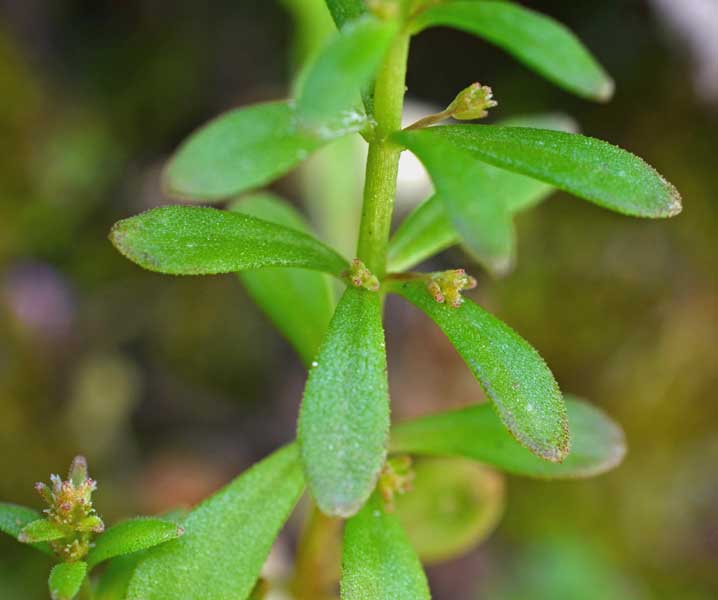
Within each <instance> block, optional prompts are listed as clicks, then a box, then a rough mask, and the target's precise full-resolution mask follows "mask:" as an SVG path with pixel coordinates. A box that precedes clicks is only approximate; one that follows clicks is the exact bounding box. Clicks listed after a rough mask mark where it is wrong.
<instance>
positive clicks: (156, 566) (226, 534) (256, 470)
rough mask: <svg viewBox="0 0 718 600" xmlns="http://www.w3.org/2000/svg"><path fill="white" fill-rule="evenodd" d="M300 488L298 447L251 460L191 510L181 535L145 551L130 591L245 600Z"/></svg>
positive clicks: (161, 599) (170, 597)
mask: <svg viewBox="0 0 718 600" xmlns="http://www.w3.org/2000/svg"><path fill="white" fill-rule="evenodd" d="M303 487H304V482H303V478H302V470H301V467H300V464H299V457H298V453H297V448H296V446H295V445H290V446H287V447H285V448H282V449H281V450H278V451H277V452H275V453H274V454H272V455H271V456H270V457H268V458H266V459H264V460H263V461H262V462H260V463H258V464H256V465H254V466H253V467H252V468H251V469H249V470H248V471H246V472H245V473H243V474H242V475H240V476H239V477H238V478H237V479H235V480H234V481H233V482H232V483H230V484H229V485H228V486H226V487H224V488H222V489H221V490H220V491H219V492H217V493H216V494H215V495H214V496H212V497H211V498H209V499H208V500H205V501H204V502H202V504H200V505H199V506H198V507H197V508H195V509H194V510H193V511H192V512H191V513H190V514H189V516H188V517H187V519H186V520H185V521H184V526H185V534H184V535H183V536H182V537H181V538H179V539H178V540H175V541H174V542H170V543H167V544H162V545H161V546H157V547H156V548H152V549H151V550H149V551H148V554H147V558H146V559H145V560H143V561H142V562H141V563H140V565H139V566H138V567H137V569H136V571H135V573H134V576H133V577H132V580H131V582H130V586H129V591H128V597H129V598H142V600H175V599H176V598H182V599H183V600H225V599H227V598H238V599H239V598H246V597H247V596H248V595H249V593H250V592H251V591H252V588H253V587H254V584H255V582H256V580H257V577H259V572H260V570H261V568H262V565H263V564H264V561H265V560H266V558H267V555H268V554H269V550H270V549H271V547H272V543H273V542H274V539H275V538H276V537H277V534H278V533H279V530H280V529H281V528H282V525H284V522H285V521H286V520H287V517H288V516H289V513H290V512H291V511H292V508H293V507H294V505H295V504H296V502H297V500H298V499H299V496H300V495H301V493H302V489H303ZM180 575H181V576H180Z"/></svg>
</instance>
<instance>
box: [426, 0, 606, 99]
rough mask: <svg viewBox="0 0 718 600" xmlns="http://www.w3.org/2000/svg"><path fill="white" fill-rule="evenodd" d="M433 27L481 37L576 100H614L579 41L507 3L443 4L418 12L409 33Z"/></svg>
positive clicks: (548, 20)
mask: <svg viewBox="0 0 718 600" xmlns="http://www.w3.org/2000/svg"><path fill="white" fill-rule="evenodd" d="M437 25H443V26H447V27H454V28H456V29H461V30H462V31H466V32H468V33H473V34H474V35H478V36H480V37H482V38H484V39H486V40H488V41H489V42H491V43H493V44H496V45H497V46H499V47H500V48H503V49H504V50H506V51H507V52H508V53H510V54H512V55H513V56H515V57H516V58H517V59H518V60H520V61H521V62H523V63H524V64H525V65H527V66H528V67H529V68H531V69H533V70H534V71H536V72H538V73H540V74H541V75H543V76H544V77H546V78H547V79H549V80H550V81H552V82H554V83H555V84H557V85H559V86H560V87H562V88H564V89H566V90H568V91H570V92H573V93H574V94H577V95H579V96H583V97H585V98H590V99H593V100H603V101H605V100H608V99H609V98H610V97H611V96H612V95H613V87H614V86H613V81H612V80H611V78H610V77H609V76H608V75H607V74H606V72H605V71H604V70H603V68H602V67H601V65H599V64H598V63H597V62H596V60H595V59H594V58H593V57H592V56H591V54H590V53H589V52H588V50H587V49H586V48H585V47H584V46H583V44H581V42H580V41H579V40H578V38H576V36H575V35H574V34H573V33H572V32H571V31H570V30H569V29H568V28H566V27H565V26H564V25H562V24H561V23H559V22H557V21H555V20H554V19H551V18H549V17H547V16H545V15H542V14H540V13H537V12H534V11H532V10H528V9H526V8H523V7H521V6H518V5H517V4H513V3H511V2H475V1H469V2H445V3H443V4H439V5H437V6H432V7H430V8H428V9H427V10H425V11H423V12H421V13H420V14H419V16H418V17H417V18H416V19H415V20H414V22H413V24H412V29H413V31H415V32H418V31H421V30H422V29H426V28H427V27H432V26H437Z"/></svg>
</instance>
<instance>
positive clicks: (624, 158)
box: [396, 125, 681, 218]
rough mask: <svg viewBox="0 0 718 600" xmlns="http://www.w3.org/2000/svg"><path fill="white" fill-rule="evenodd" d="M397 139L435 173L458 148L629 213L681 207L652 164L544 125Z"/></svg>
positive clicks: (428, 132)
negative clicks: (440, 155)
mask: <svg viewBox="0 0 718 600" xmlns="http://www.w3.org/2000/svg"><path fill="white" fill-rule="evenodd" d="M396 139H397V140H398V141H399V142H400V143H402V144H404V145H405V146H406V147H407V148H409V149H410V150H411V151H412V152H413V153H414V154H416V155H417V156H418V157H419V159H420V160H421V161H422V162H424V163H425V165H426V166H427V169H428V168H429V164H431V165H434V173H432V176H434V175H435V173H436V170H437V166H436V165H437V164H440V163H438V162H437V156H436V155H437V152H440V151H446V152H447V153H448V152H450V153H451V155H450V156H451V157H454V156H455V155H456V152H460V153H463V154H465V155H466V156H467V157H471V158H473V159H474V160H478V161H482V162H486V163H488V164H491V165H494V166H495V167H500V168H502V169H506V170H508V171H513V172H515V173H519V174H521V175H527V176H529V177H533V178H534V179H538V180H540V181H544V182H546V183H550V184H551V185H554V186H555V187H557V188H559V189H562V190H565V191H567V192H571V193H572V194H575V195H576V196H579V197H581V198H584V199H586V200H589V201H591V202H594V203H596V204H598V205H599V206H603V207H604V208H608V209H610V210H614V211H616V212H619V213H623V214H626V215H631V216H635V217H652V218H661V217H671V216H673V215H676V214H678V213H679V212H680V210H681V198H680V195H679V194H678V191H677V190H676V189H675V187H673V186H672V185H671V184H670V183H668V182H667V181H666V180H665V179H664V178H663V177H661V175H659V174H658V173H657V172H656V171H655V170H654V169H653V168H652V167H651V166H650V165H648V164H647V163H645V162H644V161H643V160H641V159H640V158H638V157H637V156H635V155H634V154H631V153H630V152H626V151H625V150H622V149H621V148H618V147H617V146H613V145H611V144H609V143H607V142H602V141H601V140H597V139H595V138H590V137H586V136H582V135H575V134H570V133H564V132H561V131H549V130H546V129H530V128H524V127H498V126H495V125H452V126H448V127H431V128H429V129H424V130H420V131H403V132H400V133H398V134H396ZM452 148H453V150H454V151H453V152H452V151H451V149H452ZM439 149H441V150H439ZM452 169H453V167H452V165H451V164H448V160H447V164H442V172H443V171H444V170H446V171H447V172H451V171H452Z"/></svg>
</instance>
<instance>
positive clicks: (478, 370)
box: [390, 280, 569, 462]
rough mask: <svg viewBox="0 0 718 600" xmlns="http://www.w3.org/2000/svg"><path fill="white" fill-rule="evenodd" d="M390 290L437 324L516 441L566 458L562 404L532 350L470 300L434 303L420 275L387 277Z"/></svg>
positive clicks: (542, 454) (545, 454)
mask: <svg viewBox="0 0 718 600" xmlns="http://www.w3.org/2000/svg"><path fill="white" fill-rule="evenodd" d="M390 290H391V291H393V292H394V293H397V294H399V295H401V296H403V297H404V298H406V299H407V300H408V301H409V302H411V303H412V304H414V305H415V306H416V307H418V308H420V309H421V310H423V311H424V312H425V313H426V314H427V315H428V316H429V317H430V318H431V319H432V320H433V321H434V322H435V323H436V324H437V325H438V326H439V327H440V328H441V330H442V331H443V332H444V334H445V335H446V337H448V338H449V341H450V342H451V343H452V344H453V345H454V347H455V348H456V350H457V351H458V352H459V354H460V355H461V357H462V358H463V359H464V361H466V364H467V365H468V366H469V368H470V369H471V371H472V373H473V374H474V376H475V377H476V379H478V380H479V382H480V383H481V386H482V387H483V388H484V391H485V392H486V394H487V396H488V397H489V398H490V399H491V400H492V402H493V404H494V406H495V407H496V411H497V412H498V414H499V416H500V417H501V420H502V421H503V423H504V425H505V426H506V427H507V428H508V430H509V431H510V432H511V434H512V435H513V436H514V437H515V438H516V439H517V440H518V441H519V442H520V443H521V444H523V445H524V446H526V447H527V448H528V449H529V450H531V451H532V452H533V453H534V454H536V455H537V456H540V457H541V458H543V459H545V460H550V461H554V462H559V461H561V460H563V459H564V458H565V457H566V455H567V454H568V450H569V434H568V421H567V417H566V406H565V404H564V402H563V399H562V397H561V392H560V391H559V389H558V385H557V384H556V380H555V379H554V377H553V375H552V374H551V371H549V368H548V367H547V366H546V363H545V362H544V361H543V359H542V358H541V357H540V356H539V354H538V352H536V350H534V349H533V348H532V347H531V346H530V345H529V344H528V343H527V342H526V341H525V340H524V339H523V338H521V337H520V336H519V335H518V334H517V333H516V332H514V331H513V330H512V329H511V328H510V327H509V326H508V325H506V324H505V323H502V322H501V321H499V320H498V319H497V318H496V317H494V316H492V315H491V314H489V313H488V312H486V311H485V310H484V309H482V308H481V307H480V306H478V305H476V304H474V303H473V302H471V301H470V300H464V303H463V304H462V305H461V306H460V307H459V308H453V307H450V306H447V305H446V304H439V303H438V302H436V301H435V300H434V299H433V298H432V296H431V295H430V294H429V292H428V291H427V288H426V284H425V283H424V282H423V281H420V280H412V281H404V282H398V281H393V282H391V284H390Z"/></svg>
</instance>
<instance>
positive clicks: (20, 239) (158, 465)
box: [0, 0, 718, 600]
mask: <svg viewBox="0 0 718 600" xmlns="http://www.w3.org/2000/svg"><path fill="white" fill-rule="evenodd" d="M300 1H301V0H300ZM306 3H307V4H311V3H316V2H315V0H306ZM524 4H526V5H527V6H531V7H533V8H536V9H538V10H541V11H543V12H546V13H548V14H551V15H553V16H555V17H557V18H559V19H560V20H562V21H563V22H565V23H566V24H568V25H569V26H570V27H571V28H573V30H574V31H576V32H577V33H578V34H579V36H580V37H581V38H582V39H583V40H584V41H585V43H586V44H587V45H588V46H589V47H590V48H591V49H592V50H593V52H594V53H595V54H596V55H597V56H598V57H599V59H600V61H601V62H602V63H603V64H604V66H605V67H606V68H607V70H608V71H609V72H610V73H611V74H612V75H613V77H614V78H615V80H616V83H617V93H616V96H615V98H614V99H613V101H612V102H611V103H609V104H606V105H600V104H591V103H588V102H585V101H582V100H579V99H576V98H574V97H572V96H570V95H568V94H566V93H564V92H562V91H561V90H559V89H557V88H555V87H553V86H552V85H551V84H549V83H547V82H545V81H544V80H542V79H540V78H539V77H537V76H536V75H534V74H532V73H531V72H529V71H528V70H527V69H525V68H524V67H522V66H521V65H519V64H518V63H516V62H515V61H514V60H513V59H511V58H510V57H508V56H507V55H505V54H503V53H502V52H500V51H499V50H497V49H495V48H493V47H491V46H489V45H487V44H486V43H483V42H482V41H480V40H478V39H475V38H473V37H471V36H469V35H465V34H462V33H459V32H455V31H451V30H448V29H436V30H431V31H429V32H426V33H423V34H422V35H421V36H419V37H418V38H416V39H415V41H414V43H413V47H412V54H411V59H410V68H409V76H408V94H409V96H408V98H409V99H410V100H411V101H412V106H411V107H410V108H412V109H413V110H419V111H421V110H423V109H422V108H421V105H420V104H419V105H417V104H414V103H417V102H418V103H425V104H427V105H436V106H443V105H445V104H446V103H448V102H449V101H450V100H451V99H452V98H453V96H454V94H455V93H456V92H457V91H458V90H459V89H461V88H463V87H465V86H466V85H468V84H469V83H471V82H472V81H475V80H480V81H481V82H482V83H487V84H489V85H491V86H492V87H493V89H494V92H495V95H496V97H497V99H498V101H499V107H498V108H497V109H495V110H494V111H493V113H494V115H495V116H496V117H506V116H512V115H515V114H526V113H532V112H545V111H552V112H555V111H560V112H565V113H568V114H570V115H572V116H574V117H575V118H576V119H577V120H578V121H579V123H580V125H581V128H582V130H583V132H585V133H587V134H590V135H593V136H596V137H599V138H603V139H607V140H609V141H612V142H614V143H616V144H618V145H620V146H622V147H624V148H627V149H630V150H632V151H633V152H635V153H636V154H638V155H640V156H642V157H644V158H645V159H646V160H647V161H648V162H650V163H651V164H653V165H654V166H655V167H656V168H657V169H658V170H659V171H660V172H661V173H663V174H665V175H666V176H667V177H668V178H669V179H670V180H671V181H672V182H673V183H674V184H675V185H676V186H677V187H678V188H679V189H680V190H681V192H682V194H683V197H684V207H685V208H684V212H683V214H682V215H681V216H680V217H678V218H676V219H673V220H670V221H642V220H635V219H630V218H626V217H621V216H619V215H615V214H612V213H609V212H606V211H602V210H600V209H599V208H597V207H595V206H593V205H589V204H587V203H584V202H581V201H579V200H576V199H575V198H571V197H569V196H567V195H565V194H555V195H554V196H553V197H552V198H551V199H550V200H548V201H547V202H545V203H544V204H542V205H541V206H539V207H538V208H536V209H534V210H532V211H531V212H529V213H527V214H522V215H521V216H520V217H519V218H518V220H517V227H518V233H519V254H518V265H517V268H516V270H515V271H514V272H513V273H512V274H511V275H509V276H508V277H506V278H504V279H501V280H492V279H490V278H489V277H488V276H486V275H484V274H482V273H481V272H480V271H479V270H478V268H477V267H475V266H474V268H473V272H474V273H475V274H477V275H478V277H479V288H478V289H477V290H476V292H475V298H476V299H477V300H478V301H479V302H481V303H482V304H483V305H484V306H486V307H487V308H489V309H490V310H492V311H493V312H495V313H496V314H497V315H498V316H500V317H501V318H503V319H504V320H505V321H507V322H508V323H509V324H511V325H512V326H513V327H514V328H516V329H517V330H518V331H519V332H521V334H522V335H523V336H524V337H526V338H527V339H528V340H530V341H531V342H532V343H533V344H534V345H535V346H536V347H537V348H538V349H539V351H540V352H541V354H542V355H543V356H544V357H545V358H546V360H547V362H548V363H549V364H550V365H551V367H552V369H553V371H554V373H555V374H556V376H557V378H558V380H559V382H560V384H561V386H562V388H563V389H564V390H565V391H570V392H572V393H574V394H577V395H580V396H583V397H585V398H588V399H590V400H591V401H592V402H593V403H595V404H596V405H599V406H601V407H603V409H604V410H605V411H606V412H608V413H609V414H610V415H611V416H612V417H613V418H615V419H616V420H617V421H619V422H620V423H621V424H622V425H623V427H624V429H625V431H626V435H627V439H628V444H629V454H628V456H627V459H626V461H625V463H624V464H623V465H622V466H621V467H620V468H619V469H617V470H616V471H614V472H612V473H610V474H608V475H604V476H602V477H599V478H597V479H595V480H589V481H584V482H573V483H545V482H536V481H529V480H526V479H520V478H514V477H509V478H507V479H506V506H505V514H504V517H503V520H502V521H501V523H500V525H499V527H498V529H497V530H496V531H495V532H494V533H493V534H492V535H491V536H490V537H489V538H488V539H487V540H486V541H484V542H483V543H482V544H481V545H480V546H478V547H477V548H476V549H474V550H472V551H470V552H469V553H468V554H466V555H465V556H464V557H462V558H459V559H456V560H452V561H449V562H445V563H442V564H438V565H435V566H432V567H431V568H430V569H429V576H430V579H431V583H432V586H433V588H434V591H435V597H436V598H437V600H469V599H475V598H510V599H514V598H515V599H518V598H521V599H526V598H531V599H533V598H537V599H544V598H545V599H547V600H548V599H552V600H554V599H564V598H565V599H593V598H595V599H633V598H636V599H649V598H680V599H682V600H688V599H695V600H698V599H709V598H716V597H718V402H716V389H718V368H717V367H718V356H717V350H716V348H717V347H718V276H717V273H718V245H717V243H716V236H717V235H718V198H716V190H717V189H718V168H717V167H718V165H717V163H716V153H717V151H718V147H717V145H716V140H718V119H717V117H718V47H717V44H718V35H717V34H716V31H718V15H717V13H718V5H716V3H715V2H714V1H712V0H682V1H681V2H675V1H674V0H651V1H647V0H640V1H639V0H607V1H605V2H600V3H589V2H576V3H573V2H559V1H558V0H553V1H552V0H536V1H532V2H525V3H524ZM292 6H294V9H295V10H296V6H297V2H290V1H289V0H286V1H285V2H284V3H280V2H268V1H266V0H239V1H238V0H214V1H212V2H194V1H192V2H190V1H189V0H179V1H175V2H169V1H162V0H123V1H117V0H114V1H113V0H93V1H89V0H84V1H81V0H74V1H73V0H64V1H59V2H46V1H43V0H0V473H2V477H0V499H2V500H5V501H11V502H16V503H23V504H30V505H32V506H36V507H38V508H40V500H39V498H36V497H35V496H34V492H33V489H32V484H33V483H34V482H35V481H37V480H40V479H46V478H47V476H48V475H49V473H50V472H58V471H64V470H65V469H66V467H67V465H68V464H69V461H70V459H71V458H72V456H73V455H74V454H75V453H78V452H82V453H84V454H86V455H87V456H88V459H89V461H90V467H91V471H92V472H93V474H94V476H96V478H97V479H99V481H100V489H99V492H98V493H97V495H96V498H97V505H98V507H99V510H100V513H101V514H102V515H103V516H104V517H105V519H106V521H109V522H113V521H115V520H116V519H118V518H121V517H126V516H132V515H135V514H138V513H158V512H161V511H163V510H166V509H168V508H171V507H175V506H178V505H188V504H192V503H194V502H197V501H198V500H199V499H201V498H203V497H205V496H206V495H208V494H209V493H210V492H211V491H213V490H214V489H216V488H217V487H219V486H220V485H222V484H223V483H224V482H226V481H228V480H229V479H231V478H232V477H233V476H235V475H236V474H237V473H239V472H241V471H242V470H243V469H244V468H246V467H247V466H248V465H250V464H251V463H252V462H254V461H255V460H257V459H259V458H261V457H263V456H265V455H266V454H268V453H269V452H271V451H272V450H273V449H275V448H276V447H277V446H279V445H281V444H282V443H285V442H287V441H289V440H290V439H291V438H292V437H293V428H294V421H295V418H296V414H297V409H298V404H299V399H300V397H301V390H302V386H303V382H304V377H305V374H304V370H303V368H302V365H301V363H300V362H299V360H298V359H297V357H296V356H295V355H294V353H293V352H292V350H291V348H290V347H289V346H288V345H287V344H286V343H285V342H284V341H283V340H282V339H281V338H280V337H279V336H278V335H277V334H276V333H275V332H274V330H273V329H272V328H271V326H270V324H269V323H268V322H267V320H266V319H265V317H264V316H263V315H262V314H261V313H260V312H259V311H258V310H257V309H256V308H255V307H254V306H253V305H252V303H251V301H250V300H249V299H248V297H247V296H246V294H245V292H244V291H243V289H242V287H241V285H240V284H239V282H238V281H237V280H236V278H234V277H229V276H228V277H207V278H170V277H164V276H160V275H156V274H151V273H148V272H143V271H141V270H140V269H139V268H137V267H135V266H134V265H132V264H130V263H129V262H127V261H126V260H124V259H123V258H122V257H121V256H120V255H119V254H117V253H116V252H115V251H114V250H113V248H112V247H111V245H110V244H109V242H108V241H107V238H106V236H107V232H108V229H109V227H110V226H111V224H112V223H113V222H114V221H115V220H117V219H119V218H123V217H125V216H128V215H131V214H134V213H137V212H139V211H141V210H144V209H146V208H149V207H152V206H156V205H158V204H162V203H163V202H166V200H165V199H163V197H162V194H161V191H160V186H159V172H160V169H161V166H162V164H163V162H164V161H165V160H166V159H167V157H168V155H169V154H170V153H171V152H172V150H173V149H174V148H175V147H176V146H177V144H178V143H179V142H180V141H181V140H182V139H183V138H184V137H185V136H186V135H188V134H189V133H190V132H191V131H192V130H193V129H194V128H195V127H197V126H198V125H200V124H201V123H203V122H204V121H206V120H208V119H209V118H211V117H212V116H214V115H216V114H217V113H219V112H221V111H223V110H226V109H228V108H230V107H234V106H237V105H243V104H247V103H250V102H254V101H258V100H265V99H272V98H278V97H283V96H286V95H287V93H288V90H289V81H290V79H291V76H292V73H293V71H294V69H295V67H296V65H297V64H298V62H299V61H301V58H302V56H303V54H304V53H306V52H307V47H306V45H307V44H311V43H312V42H313V41H314V42H316V40H317V39H319V36H320V33H321V31H323V29H322V26H320V25H318V23H319V21H317V22H316V23H314V26H316V29H315V28H314V26H312V24H311V23H309V24H307V22H305V23H304V25H302V26H300V27H299V30H298V33H299V37H297V36H296V35H295V34H296V33H297V28H296V27H295V21H294V20H293V18H292V13H293V10H292ZM351 152H353V150H351V149H350V151H349V152H347V149H346V148H344V149H343V150H342V151H341V152H339V151H337V152H336V156H342V157H344V158H345V159H346V157H347V155H349V156H350V158H351ZM332 153H333V151H332V150H331V149H330V150H329V151H328V152H325V153H324V155H320V156H318V157H317V158H315V159H313V160H312V161H311V162H310V163H309V164H308V165H307V166H306V167H304V168H303V169H302V170H300V171H297V172H294V173H293V174H290V175H289V176H288V177H286V178H284V179H283V180H282V181H280V182H278V183H277V184H276V185H275V186H273V189H274V191H275V192H277V193H280V194H282V195H284V196H285V197H287V198H289V199H291V200H292V201H294V202H296V203H297V205H299V206H304V207H305V208H306V210H307V211H308V213H309V214H310V216H312V218H313V219H314V221H315V223H316V226H317V228H318V229H319V230H320V232H321V234H322V235H323V236H324V237H325V239H328V240H330V241H333V242H334V243H336V244H337V245H338V246H340V247H341V248H342V249H344V250H345V251H346V253H347V254H348V255H351V253H352V251H351V248H352V246H353V243H354V240H353V237H352V236H353V235H354V234H353V227H354V225H355V223H354V220H355V217H356V198H357V197H358V193H359V186H360V184H361V178H362V165H361V150H360V149H358V150H357V151H356V155H357V158H356V160H353V159H352V160H349V161H348V165H349V166H348V167H347V166H346V165H343V166H341V167H340V166H336V168H334V167H330V168H328V167H327V162H328V161H330V159H331V157H332ZM344 162H345V163H346V162H347V161H346V160H345V161H344ZM329 164H330V165H331V163H329ZM340 168H341V169H343V170H340ZM337 173H340V174H341V176H337ZM403 177H404V180H405V184H404V187H403V191H402V195H401V198H400V206H399V208H400V212H401V210H407V209H408V208H409V207H410V206H411V204H412V203H415V202H417V201H418V200H420V199H422V198H421V194H422V187H423V185H424V184H423V183H422V180H421V173H420V172H419V173H417V171H416V169H413V170H412V166H411V164H408V165H407V168H406V169H405V171H404V173H403ZM464 264H467V259H466V257H465V256H463V255H462V254H461V253H460V252H459V251H458V250H450V251H448V252H446V253H445V254H443V255H442V256H440V257H438V258H437V259H436V260H434V261H433V262H432V263H431V264H430V265H428V267H429V268H441V267H442V266H443V267H445V268H447V267H450V266H457V265H464ZM468 266H469V268H471V265H470V264H469V265H468ZM387 335H388V347H389V354H390V356H389V364H390V380H391V386H392V402H393V412H394V418H395V419H397V420H398V419H402V418H407V417H410V416H415V415H419V414H424V413H427V412H431V411H434V410H438V409H440V408H444V407H449V406H459V405H462V404H467V403H469V402H472V401H476V400H477V389H478V388H477V386H476V385H475V384H474V383H473V381H472V379H471V376H470V374H469V373H468V371H467V370H466V369H465V367H464V366H463V364H462V363H461V361H460V360H459V359H458V357H457V356H456V354H455V353H454V351H453V350H452V349H451V347H450V346H449V345H448V343H447V342H446V341H445V340H444V339H443V338H442V336H441V335H439V334H438V333H437V331H436V329H435V328H434V326H433V325H431V324H430V323H429V322H428V321H427V320H426V319H425V318H424V317H423V316H421V315H420V314H418V313H417V312H415V311H414V310H412V309H410V308H407V307H406V306H404V305H402V304H401V303H399V302H395V301H391V302H390V303H389V305H388V333H387ZM297 523H298V519H296V518H295V520H294V521H293V522H292V523H290V526H289V527H288V529H287V532H286V533H285V534H284V535H283V537H282V539H281V540H280V544H279V549H278V552H277V553H276V556H275V557H274V563H275V566H274V570H275V571H277V572H280V573H281V572H282V570H283V569H284V570H285V571H286V569H287V562H288V558H289V557H290V556H291V552H292V548H293V544H294V541H295V539H296V529H297ZM46 570H47V564H46V563H45V562H44V560H43V559H38V558H37V557H36V556H34V554H33V553H31V552H29V551H28V550H27V549H25V548H21V547H19V545H18V544H16V543H14V542H13V541H12V540H9V539H8V538H6V537H3V538H2V539H0V597H2V598H3V599H4V600H5V599H7V600H11V599H15V598H18V599H28V600H32V599H34V598H44V597H46V591H45V590H46V579H45V577H46V572H47V571H46Z"/></svg>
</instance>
